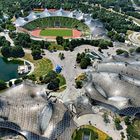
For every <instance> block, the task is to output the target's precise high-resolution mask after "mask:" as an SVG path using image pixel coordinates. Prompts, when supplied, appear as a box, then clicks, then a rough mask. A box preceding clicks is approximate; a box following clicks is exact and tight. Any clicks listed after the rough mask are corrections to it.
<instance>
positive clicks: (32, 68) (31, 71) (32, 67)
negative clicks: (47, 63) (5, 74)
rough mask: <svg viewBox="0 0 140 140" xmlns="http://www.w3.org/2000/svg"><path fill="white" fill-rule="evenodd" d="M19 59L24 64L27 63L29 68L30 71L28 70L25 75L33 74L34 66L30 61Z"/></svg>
mask: <svg viewBox="0 0 140 140" xmlns="http://www.w3.org/2000/svg"><path fill="white" fill-rule="evenodd" d="M19 59H20V60H22V61H24V62H27V63H28V64H29V65H30V66H31V70H30V72H29V73H28V74H27V75H30V74H31V73H33V72H34V69H35V67H34V64H33V63H31V62H30V61H28V60H26V59H23V58H19Z"/></svg>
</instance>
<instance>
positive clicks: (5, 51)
mask: <svg viewBox="0 0 140 140" xmlns="http://www.w3.org/2000/svg"><path fill="white" fill-rule="evenodd" d="M10 49H11V47H9V46H3V47H2V48H1V53H2V55H3V56H4V57H6V58H8V57H11V52H10Z"/></svg>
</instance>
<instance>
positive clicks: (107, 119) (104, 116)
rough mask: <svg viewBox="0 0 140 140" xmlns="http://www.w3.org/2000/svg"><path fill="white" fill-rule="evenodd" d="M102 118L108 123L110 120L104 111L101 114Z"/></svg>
mask: <svg viewBox="0 0 140 140" xmlns="http://www.w3.org/2000/svg"><path fill="white" fill-rule="evenodd" d="M103 119H104V122H105V123H109V122H110V120H109V118H108V115H107V113H106V112H105V113H104V114H103Z"/></svg>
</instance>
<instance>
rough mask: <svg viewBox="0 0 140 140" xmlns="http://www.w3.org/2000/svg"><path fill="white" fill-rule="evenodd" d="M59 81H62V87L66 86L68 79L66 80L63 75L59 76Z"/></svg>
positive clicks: (60, 84)
mask: <svg viewBox="0 0 140 140" xmlns="http://www.w3.org/2000/svg"><path fill="white" fill-rule="evenodd" d="M58 79H59V80H60V83H59V86H60V87H61V86H64V85H66V79H65V78H64V76H63V75H61V74H59V75H58Z"/></svg>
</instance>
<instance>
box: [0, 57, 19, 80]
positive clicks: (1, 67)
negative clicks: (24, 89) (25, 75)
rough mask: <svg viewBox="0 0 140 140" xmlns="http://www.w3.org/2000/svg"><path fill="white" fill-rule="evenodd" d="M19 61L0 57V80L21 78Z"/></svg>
mask: <svg viewBox="0 0 140 140" xmlns="http://www.w3.org/2000/svg"><path fill="white" fill-rule="evenodd" d="M18 66H19V64H18V63H15V62H12V61H7V60H6V59H5V58H2V57H0V80H4V81H9V80H11V79H15V78H19V77H20V75H19V74H18V71H17V70H18Z"/></svg>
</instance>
